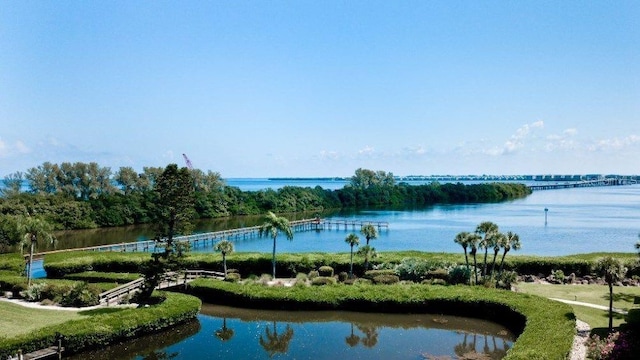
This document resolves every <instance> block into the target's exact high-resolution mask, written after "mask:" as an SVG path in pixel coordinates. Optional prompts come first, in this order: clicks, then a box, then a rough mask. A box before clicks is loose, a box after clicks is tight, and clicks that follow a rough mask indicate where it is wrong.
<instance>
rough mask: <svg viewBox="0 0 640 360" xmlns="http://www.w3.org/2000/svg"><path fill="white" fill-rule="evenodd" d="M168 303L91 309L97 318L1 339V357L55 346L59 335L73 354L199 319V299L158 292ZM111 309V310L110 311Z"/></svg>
mask: <svg viewBox="0 0 640 360" xmlns="http://www.w3.org/2000/svg"><path fill="white" fill-rule="evenodd" d="M154 296H155V297H156V298H158V297H165V300H164V301H162V302H160V303H159V304H157V305H154V306H150V307H148V308H137V309H123V310H119V311H111V310H110V311H101V310H91V312H94V313H95V315H91V316H89V317H87V318H86V319H80V320H72V321H68V322H66V323H63V324H58V325H55V326H50V327H46V328H42V329H39V330H36V331H33V332H31V333H29V334H25V335H21V336H17V337H13V338H3V339H0V358H2V359H4V358H6V357H7V356H8V355H13V354H15V353H16V352H17V351H18V350H19V349H22V352H23V353H28V352H32V351H35V350H38V349H42V348H45V347H48V346H51V345H53V344H54V343H55V340H56V333H60V334H61V335H62V336H63V339H64V340H63V346H64V347H65V354H73V353H77V352H81V351H85V350H89V349H93V348H97V347H100V346H105V345H107V344H110V343H114V342H116V341H122V340H126V339H132V338H135V337H138V336H141V335H143V334H149V333H153V332H157V331H159V330H163V329H166V328H169V327H171V326H173V325H175V324H179V323H182V322H185V321H187V320H190V319H193V318H195V317H196V315H197V314H198V312H199V311H200V306H201V305H202V302H201V301H200V299H198V298H196V297H193V296H189V295H185V294H178V293H156V294H155V295H154ZM107 310H108V309H107Z"/></svg>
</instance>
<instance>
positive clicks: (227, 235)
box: [25, 218, 389, 259]
mask: <svg viewBox="0 0 640 360" xmlns="http://www.w3.org/2000/svg"><path fill="white" fill-rule="evenodd" d="M290 224H291V227H292V229H293V231H294V232H303V231H322V230H327V229H328V230H332V229H336V230H340V229H344V230H345V231H346V230H349V229H351V230H352V231H359V230H360V229H361V228H362V227H363V226H364V225H373V226H375V227H376V228H377V229H378V231H381V230H382V229H385V230H388V229H389V223H388V222H384V221H369V220H349V219H346V220H340V219H321V218H313V219H304V220H294V221H291V222H290ZM259 230H260V226H251V227H244V228H239V229H230V230H222V231H214V232H208V233H200V234H193V235H186V236H177V237H175V238H174V241H177V242H188V243H189V245H190V246H191V248H192V249H198V248H209V247H213V246H214V245H215V243H217V242H218V241H220V240H230V241H234V240H241V239H250V238H255V237H258V236H259ZM156 245H158V243H157V242H156V241H155V240H146V241H135V242H127V243H119V244H109V245H99V246H89V247H84V248H75V249H64V250H53V251H43V252H40V253H36V254H34V258H36V259H37V258H41V257H42V256H44V255H47V254H55V253H61V252H69V251H117V252H156V251H158V250H159V249H160V247H159V246H158V247H157V246H156ZM27 256H28V255H25V258H26V257H27Z"/></svg>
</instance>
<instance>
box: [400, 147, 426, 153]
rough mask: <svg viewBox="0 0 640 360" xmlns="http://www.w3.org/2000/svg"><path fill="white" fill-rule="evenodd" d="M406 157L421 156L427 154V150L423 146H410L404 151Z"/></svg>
mask: <svg viewBox="0 0 640 360" xmlns="http://www.w3.org/2000/svg"><path fill="white" fill-rule="evenodd" d="M402 152H403V154H404V155H409V156H421V155H424V154H426V153H427V149H425V148H424V146H422V145H418V146H408V147H405V148H403V149H402Z"/></svg>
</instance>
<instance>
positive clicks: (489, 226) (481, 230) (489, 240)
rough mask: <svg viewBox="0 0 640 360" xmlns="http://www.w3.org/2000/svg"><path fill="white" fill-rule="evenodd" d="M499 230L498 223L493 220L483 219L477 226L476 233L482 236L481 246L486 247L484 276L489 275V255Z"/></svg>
mask: <svg viewBox="0 0 640 360" xmlns="http://www.w3.org/2000/svg"><path fill="white" fill-rule="evenodd" d="M497 232H498V225H496V224H495V223H493V222H491V221H483V222H481V223H480V224H479V225H478V226H477V227H476V234H478V235H481V236H482V240H481V241H480V248H481V249H484V266H483V267H482V276H486V275H487V255H488V254H489V248H492V247H493V244H494V235H495V234H496V233H497Z"/></svg>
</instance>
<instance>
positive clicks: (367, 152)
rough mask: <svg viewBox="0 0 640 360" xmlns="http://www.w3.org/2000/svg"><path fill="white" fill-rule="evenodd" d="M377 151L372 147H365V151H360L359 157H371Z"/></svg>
mask: <svg viewBox="0 0 640 360" xmlns="http://www.w3.org/2000/svg"><path fill="white" fill-rule="evenodd" d="M375 151H376V150H375V149H374V148H372V147H371V146H369V145H367V146H365V147H364V148H363V149H360V150H358V155H361V156H370V155H373V153H374V152H375Z"/></svg>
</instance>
